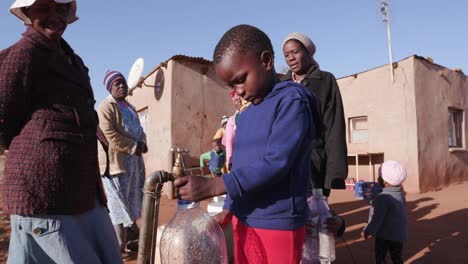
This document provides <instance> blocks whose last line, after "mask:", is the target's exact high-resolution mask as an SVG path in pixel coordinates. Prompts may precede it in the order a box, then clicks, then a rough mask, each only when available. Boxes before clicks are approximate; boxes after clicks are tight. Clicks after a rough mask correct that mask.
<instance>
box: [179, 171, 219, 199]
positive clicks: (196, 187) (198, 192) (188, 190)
mask: <svg viewBox="0 0 468 264" xmlns="http://www.w3.org/2000/svg"><path fill="white" fill-rule="evenodd" d="M174 186H175V187H176V188H178V191H177V194H178V196H179V198H180V199H183V200H187V201H201V200H204V199H206V198H211V197H213V196H217V195H221V194H225V193H226V187H225V186H224V182H223V179H222V178H221V177H217V178H214V179H208V178H205V177H201V176H184V177H180V178H178V179H176V180H175V181H174Z"/></svg>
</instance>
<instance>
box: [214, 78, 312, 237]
mask: <svg viewBox="0 0 468 264" xmlns="http://www.w3.org/2000/svg"><path fill="white" fill-rule="evenodd" d="M311 104H315V106H314V107H317V105H318V104H317V99H316V97H315V96H314V95H313V94H312V93H310V92H309V91H308V90H307V89H306V88H304V87H303V86H302V85H300V84H296V83H294V82H291V81H288V82H280V83H278V84H276V85H275V86H274V88H273V89H272V90H271V91H270V92H269V93H268V94H267V96H266V97H265V98H264V100H263V101H262V102H261V103H260V104H258V105H250V106H249V107H248V108H247V109H245V110H244V112H243V113H242V114H241V115H240V116H239V121H238V125H237V130H236V140H235V142H234V149H235V151H234V156H233V162H232V164H233V167H232V170H231V172H230V173H228V174H224V175H223V181H224V184H225V186H226V189H227V194H228V195H227V199H226V202H225V205H224V208H227V209H228V210H229V211H231V213H233V214H234V215H235V216H236V217H237V218H238V219H239V220H240V221H242V222H243V223H244V224H245V225H247V226H251V227H254V228H263V229H274V230H294V229H297V228H299V227H302V226H303V225H304V224H305V222H306V218H307V214H308V209H307V190H308V187H309V185H310V182H309V179H310V173H311V169H310V156H311V143H312V139H313V138H314V137H315V135H316V131H315V126H314V120H313V116H312V113H311V110H310V109H311Z"/></svg>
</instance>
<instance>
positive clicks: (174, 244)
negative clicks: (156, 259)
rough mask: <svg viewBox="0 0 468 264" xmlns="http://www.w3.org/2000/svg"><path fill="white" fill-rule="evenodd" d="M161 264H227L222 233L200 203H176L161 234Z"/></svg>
mask: <svg viewBox="0 0 468 264" xmlns="http://www.w3.org/2000/svg"><path fill="white" fill-rule="evenodd" d="M160 255H161V263H162V264H198V263H213V264H227V263H228V257H227V250H226V241H225V238H224V233H223V230H222V229H221V227H220V226H219V224H218V223H217V222H216V221H215V220H214V219H213V218H212V217H211V216H210V215H209V214H208V213H207V212H206V211H205V210H203V209H202V208H200V205H199V203H193V202H188V201H183V200H179V201H178V203H177V212H176V214H175V215H174V216H173V217H172V219H171V220H170V221H169V223H168V224H167V225H166V227H165V228H164V231H163V232H162V234H161V242H160Z"/></svg>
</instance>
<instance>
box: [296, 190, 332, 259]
mask: <svg viewBox="0 0 468 264" xmlns="http://www.w3.org/2000/svg"><path fill="white" fill-rule="evenodd" d="M312 191H313V195H312V197H310V198H309V199H308V204H309V219H308V220H307V222H306V237H305V241H304V246H303V249H302V261H301V263H302V264H316V263H331V262H333V261H334V260H335V234H333V233H330V232H328V230H327V229H326V227H325V221H326V219H327V218H328V217H331V213H330V208H329V207H328V204H327V201H326V198H325V196H323V194H322V189H313V190H312Z"/></svg>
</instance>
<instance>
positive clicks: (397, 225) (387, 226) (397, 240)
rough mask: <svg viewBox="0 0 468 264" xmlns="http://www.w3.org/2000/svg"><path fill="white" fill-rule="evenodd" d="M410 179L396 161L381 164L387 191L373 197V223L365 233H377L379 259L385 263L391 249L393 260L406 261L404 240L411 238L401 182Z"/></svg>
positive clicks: (381, 173) (371, 213) (383, 185)
mask: <svg viewBox="0 0 468 264" xmlns="http://www.w3.org/2000/svg"><path fill="white" fill-rule="evenodd" d="M405 179H406V171H405V169H404V168H403V166H401V164H400V163H398V162H396V161H391V160H390V161H386V162H384V163H383V164H382V166H380V168H379V178H378V181H379V183H380V185H382V188H383V191H382V192H381V193H380V194H379V195H378V196H377V197H376V198H374V200H373V201H372V207H371V210H370V213H369V223H368V224H367V226H366V227H365V228H364V231H363V236H364V238H365V239H367V238H368V237H371V236H373V237H375V261H376V263H377V264H380V263H385V257H386V255H387V252H390V256H391V258H392V261H393V263H403V258H402V250H403V241H406V240H407V239H408V228H407V222H406V212H405V203H406V201H405V194H404V192H403V188H402V186H401V184H402V183H403V182H404V181H405Z"/></svg>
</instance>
